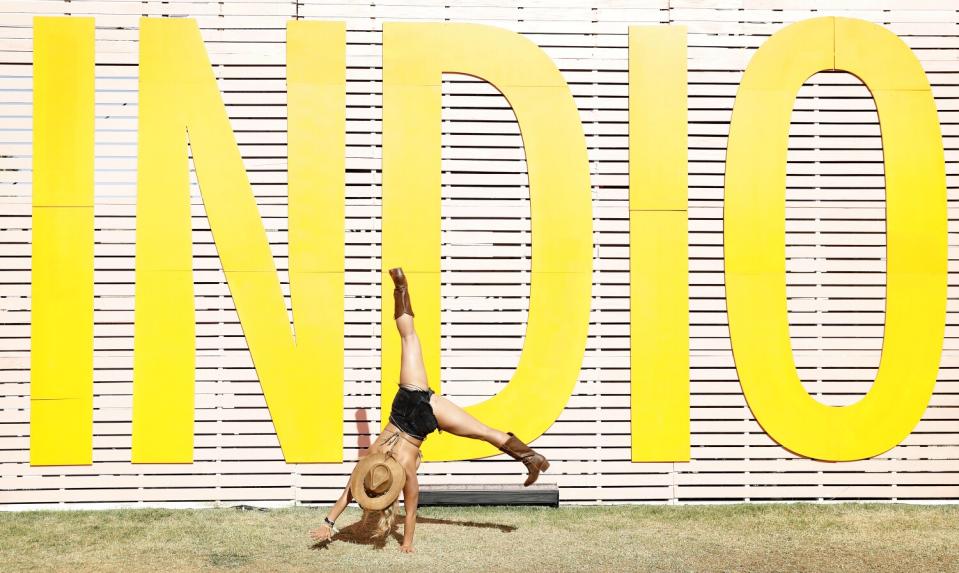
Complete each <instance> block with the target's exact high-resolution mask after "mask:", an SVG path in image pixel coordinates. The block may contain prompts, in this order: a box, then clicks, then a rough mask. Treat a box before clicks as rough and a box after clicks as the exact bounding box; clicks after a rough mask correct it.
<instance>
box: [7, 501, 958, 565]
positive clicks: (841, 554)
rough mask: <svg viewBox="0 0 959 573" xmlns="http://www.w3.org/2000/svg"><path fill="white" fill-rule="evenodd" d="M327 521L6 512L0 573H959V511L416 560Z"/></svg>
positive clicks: (460, 542)
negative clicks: (313, 534)
mask: <svg viewBox="0 0 959 573" xmlns="http://www.w3.org/2000/svg"><path fill="white" fill-rule="evenodd" d="M324 515H325V508H321V509H319V510H317V509H312V508H291V509H282V510H272V511H263V512H260V511H239V510H236V509H204V510H155V509H137V510H118V511H40V512H22V513H0V571H4V572H14V571H124V572H139V571H150V572H157V571H164V572H166V571H249V572H254V571H257V572H258V571H323V572H333V571H356V570H365V571H371V570H380V571H385V570H387V569H386V568H394V567H397V568H399V569H398V570H405V571H413V570H416V569H415V568H420V570H422V571H446V570H456V571H457V573H462V572H466V571H492V570H496V571H521V570H522V571H622V570H632V571H817V572H818V571H880V572H885V571H909V572H913V571H937V572H940V571H943V572H944V571H959V506H916V505H905V504H835V505H814V504H768V505H758V504H739V505H709V506H650V505H644V506H604V507H562V508H560V509H548V508H423V509H421V510H420V523H419V525H418V526H417V529H416V537H417V539H416V543H415V548H416V553H414V554H413V555H405V554H402V553H400V552H399V551H398V548H399V544H398V542H397V540H396V539H395V538H390V539H387V540H386V542H385V543H375V542H371V540H370V539H369V538H368V537H367V536H366V535H365V533H364V531H363V527H361V524H357V523H356V522H358V520H360V518H361V514H360V512H359V511H358V510H356V509H350V510H347V513H345V514H344V515H343V516H342V517H341V518H340V519H339V520H338V525H340V526H341V528H343V531H342V532H341V534H340V535H339V536H337V538H335V540H334V541H333V542H332V543H330V544H321V545H316V544H314V543H312V542H311V541H310V539H309V538H308V536H307V531H308V530H309V529H310V528H311V527H315V526H316V525H317V524H318V523H319V522H320V521H321V520H322V518H323V516H324ZM350 524H354V525H352V526H351V525H350ZM344 526H346V527H344Z"/></svg>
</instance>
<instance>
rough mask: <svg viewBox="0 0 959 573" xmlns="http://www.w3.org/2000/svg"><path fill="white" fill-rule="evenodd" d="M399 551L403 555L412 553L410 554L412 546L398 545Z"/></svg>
mask: <svg viewBox="0 0 959 573" xmlns="http://www.w3.org/2000/svg"><path fill="white" fill-rule="evenodd" d="M400 551H402V552H403V553H412V552H413V546H412V545H400Z"/></svg>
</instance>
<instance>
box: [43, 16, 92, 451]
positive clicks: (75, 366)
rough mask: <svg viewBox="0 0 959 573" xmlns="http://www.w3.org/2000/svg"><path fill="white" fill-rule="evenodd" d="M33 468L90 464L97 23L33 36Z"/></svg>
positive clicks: (72, 23)
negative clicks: (95, 33) (95, 26)
mask: <svg viewBox="0 0 959 573" xmlns="http://www.w3.org/2000/svg"><path fill="white" fill-rule="evenodd" d="M33 56H34V61H33V76H34V80H33V81H34V86H33V87H34V89H33V199H32V200H33V223H32V255H31V291H30V296H31V319H30V320H31V324H30V463H31V464H32V465H68V464H71V465H72V464H90V463H92V458H93V441H92V440H93V139H94V138H93V133H94V132H93V117H94V87H93V86H94V22H93V18H62V17H36V18H34V31H33Z"/></svg>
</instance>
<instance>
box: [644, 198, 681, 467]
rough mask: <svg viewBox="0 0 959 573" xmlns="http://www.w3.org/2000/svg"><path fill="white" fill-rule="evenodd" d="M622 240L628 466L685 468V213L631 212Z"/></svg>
mask: <svg viewBox="0 0 959 573" xmlns="http://www.w3.org/2000/svg"><path fill="white" fill-rule="evenodd" d="M683 191H684V192H685V188H684V189H683ZM629 237H630V250H629V255H630V256H629V268H630V288H629V299H630V340H631V344H630V354H629V356H630V372H631V376H630V381H631V388H632V392H631V408H630V409H631V427H632V460H633V461H634V462H653V461H689V459H690V436H689V429H690V428H689V279H688V273H689V248H688V240H687V214H686V211H634V212H632V213H631V214H630V224H629Z"/></svg>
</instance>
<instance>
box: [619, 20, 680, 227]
mask: <svg viewBox="0 0 959 573" xmlns="http://www.w3.org/2000/svg"><path fill="white" fill-rule="evenodd" d="M687 83H688V80H687V73H686V27H685V26H630V27H629V181H630V187H629V193H630V194H629V208H630V210H638V209H670V210H675V209H679V210H683V211H685V210H686V195H687V190H686V188H687V181H688V176H687V173H688V168H687V156H688V151H687V131H688V124H689V111H688V105H687Z"/></svg>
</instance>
